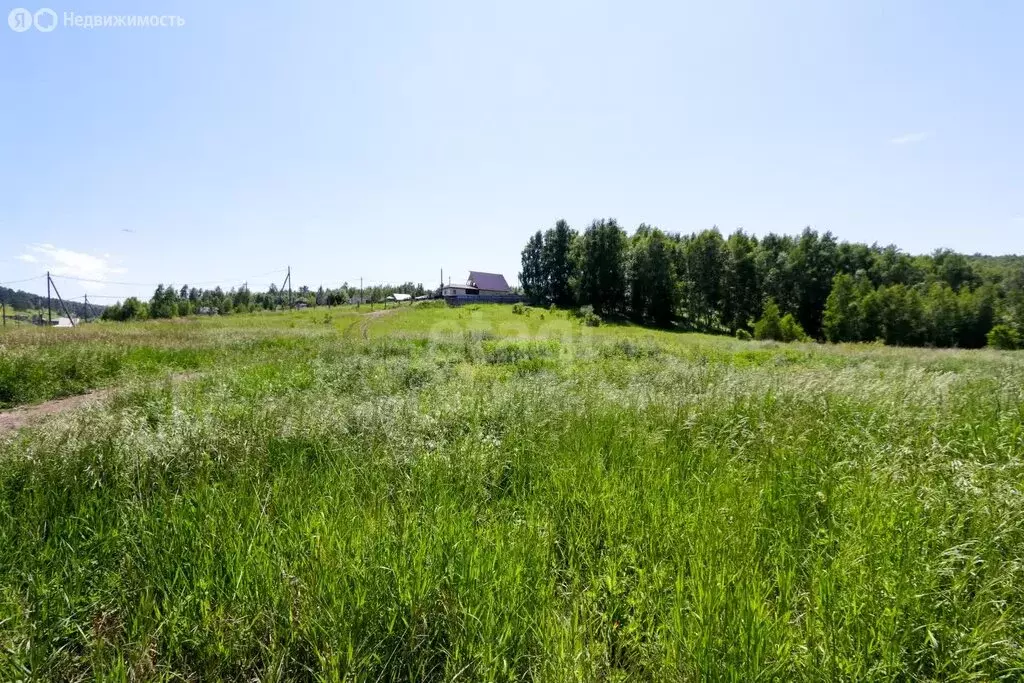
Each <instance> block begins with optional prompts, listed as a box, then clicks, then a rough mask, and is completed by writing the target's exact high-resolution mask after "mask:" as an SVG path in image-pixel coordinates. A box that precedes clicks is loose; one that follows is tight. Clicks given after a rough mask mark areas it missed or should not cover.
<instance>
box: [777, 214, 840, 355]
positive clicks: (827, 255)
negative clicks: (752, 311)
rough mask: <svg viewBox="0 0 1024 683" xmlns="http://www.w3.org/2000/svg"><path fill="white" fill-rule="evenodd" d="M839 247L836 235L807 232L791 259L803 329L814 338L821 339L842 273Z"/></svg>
mask: <svg viewBox="0 0 1024 683" xmlns="http://www.w3.org/2000/svg"><path fill="white" fill-rule="evenodd" d="M838 261H839V259H838V245H837V244H836V239H835V237H833V236H832V233H830V232H826V233H825V234H824V235H819V234H818V233H817V231H815V230H811V229H810V228H805V229H804V231H803V233H801V234H800V238H799V239H798V240H797V242H796V244H795V245H794V247H793V250H792V251H791V252H790V255H789V266H790V272H791V273H792V274H793V278H794V282H795V283H796V302H795V303H796V310H795V311H792V312H793V314H794V315H795V316H796V319H797V321H798V322H799V323H800V325H801V326H802V327H803V328H804V330H806V331H807V333H808V334H810V335H811V336H812V337H820V336H821V317H822V314H823V313H824V310H825V301H826V300H827V299H828V295H829V292H830V291H831V290H832V278H834V277H835V275H836V271H837V270H838V268H837V264H838Z"/></svg>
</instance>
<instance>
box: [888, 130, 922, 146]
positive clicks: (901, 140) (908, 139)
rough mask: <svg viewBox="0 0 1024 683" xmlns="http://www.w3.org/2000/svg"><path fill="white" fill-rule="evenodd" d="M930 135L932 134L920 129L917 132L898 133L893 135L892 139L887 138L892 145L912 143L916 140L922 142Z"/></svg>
mask: <svg viewBox="0 0 1024 683" xmlns="http://www.w3.org/2000/svg"><path fill="white" fill-rule="evenodd" d="M931 136H932V134H931V133H929V132H927V131H922V132H919V133H905V134H903V135H900V136H899V137H895V138H893V139H892V140H889V142H890V143H891V144H894V145H913V144H915V143H918V142H924V141H925V140H927V139H928V138H930V137H931Z"/></svg>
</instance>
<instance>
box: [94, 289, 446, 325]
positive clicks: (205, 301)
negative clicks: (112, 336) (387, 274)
mask: <svg viewBox="0 0 1024 683" xmlns="http://www.w3.org/2000/svg"><path fill="white" fill-rule="evenodd" d="M395 292H401V293H405V294H412V295H413V296H422V295H423V294H424V293H426V290H425V289H423V285H422V284H413V283H412V282H406V283H404V284H401V285H375V286H373V287H366V288H365V289H363V290H362V300H363V301H365V302H373V301H383V300H384V297H386V296H388V295H389V294H393V293H395ZM359 297H360V289H359V287H352V286H350V285H349V284H348V283H345V284H343V285H342V286H341V287H338V288H336V289H324V288H323V287H320V288H319V289H317V290H316V291H313V290H311V289H310V288H309V287H306V286H302V287H299V288H298V289H295V290H293V291H291V292H289V291H288V289H278V288H277V286H276V285H270V288H269V289H268V290H267V291H265V292H254V291H252V290H250V289H249V288H247V287H239V288H237V289H236V288H232V289H230V290H228V291H224V290H222V289H221V288H220V287H217V288H215V289H201V288H199V287H189V286H188V285H184V286H182V287H181V288H177V287H175V286H174V285H167V286H164V285H159V286H157V288H156V291H154V292H153V296H152V298H150V300H149V301H143V300H141V299H139V298H137V297H129V298H127V299H125V300H124V301H123V302H121V301H119V302H117V303H116V304H114V305H113V306H108V307H107V308H106V310H105V311H103V319H104V320H120V321H125V320H145V319H148V318H174V317H178V316H186V315H197V314H218V315H228V314H230V313H251V312H254V311H259V310H263V311H270V310H274V309H277V308H285V307H288V306H292V305H296V304H299V303H304V304H306V305H307V306H336V305H340V304H347V303H349V302H350V301H354V300H358V299H359Z"/></svg>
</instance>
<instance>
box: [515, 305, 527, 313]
mask: <svg viewBox="0 0 1024 683" xmlns="http://www.w3.org/2000/svg"><path fill="white" fill-rule="evenodd" d="M512 313H513V315H523V314H524V313H526V306H524V305H522V304H514V305H513V306H512Z"/></svg>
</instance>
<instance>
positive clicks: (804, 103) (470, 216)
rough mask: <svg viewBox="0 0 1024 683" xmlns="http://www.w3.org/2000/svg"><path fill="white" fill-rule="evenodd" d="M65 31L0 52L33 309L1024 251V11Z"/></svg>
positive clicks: (460, 12)
mask: <svg viewBox="0 0 1024 683" xmlns="http://www.w3.org/2000/svg"><path fill="white" fill-rule="evenodd" d="M48 6H49V7H51V8H52V9H53V10H54V12H55V14H56V16H57V21H56V24H55V25H54V26H53V30H51V31H48V32H42V31H39V30H37V29H36V28H35V27H31V28H29V29H28V30H26V31H23V32H18V31H15V30H12V29H11V28H10V27H9V26H3V25H2V24H0V104H2V106H0V125H2V126H3V128H4V130H6V131H7V133H6V135H4V136H3V137H2V140H0V236H2V242H3V248H2V251H0V283H9V282H12V281H13V282H14V284H9V285H7V286H12V287H14V288H23V289H26V290H28V291H34V292H45V288H46V283H45V279H43V278H41V277H40V276H41V275H42V274H43V273H44V272H45V271H46V270H50V271H52V272H54V273H55V274H56V275H55V280H56V281H57V283H58V286H60V288H61V293H62V294H64V295H65V296H67V297H69V298H73V297H78V296H81V295H82V294H83V293H86V292H88V293H89V295H90V299H91V300H95V301H97V303H109V302H110V300H104V299H103V298H101V297H111V298H115V297H123V296H128V295H142V296H145V297H147V298H148V297H149V296H150V294H151V293H152V288H153V287H152V285H153V284H154V283H157V282H163V283H173V284H175V285H177V286H180V285H181V284H183V283H189V284H195V283H204V286H209V287H213V286H215V285H218V284H219V285H221V286H223V287H225V288H228V287H230V286H237V285H239V284H241V283H242V282H245V281H247V282H248V283H249V286H250V287H252V288H259V289H263V288H265V287H266V286H267V285H268V284H269V283H270V282H276V283H278V284H280V282H281V280H282V279H283V272H282V271H283V269H284V268H285V267H286V266H289V265H290V266H291V268H292V272H293V280H294V283H295V284H296V285H299V284H307V285H309V286H311V287H313V288H314V289H315V288H316V287H317V286H320V285H323V286H325V287H326V286H332V287H333V286H337V285H340V284H341V283H343V282H346V281H347V282H348V283H349V284H354V283H357V282H358V280H359V278H360V277H362V278H363V279H364V281H365V282H366V283H375V282H394V283H399V282H404V281H409V280H411V281H413V282H422V283H424V284H425V285H427V286H431V285H436V284H437V281H438V279H439V277H440V270H441V269H442V268H443V269H444V273H445V279H446V280H447V278H448V277H449V276H451V277H452V279H453V280H454V281H459V280H464V278H465V276H466V273H467V272H468V271H469V270H482V271H492V272H501V273H504V274H505V275H506V277H507V278H508V279H509V280H510V281H511V280H514V279H516V277H517V275H518V271H519V266H520V263H519V258H520V251H521V250H522V247H523V245H524V244H525V242H526V240H527V239H528V237H529V235H530V234H532V233H533V232H534V231H536V230H537V229H546V228H548V227H550V226H551V225H553V224H554V222H555V221H556V220H557V219H559V218H565V219H566V220H568V221H569V223H570V224H571V225H572V226H573V227H574V228H577V229H583V228H585V227H586V225H587V224H588V223H589V222H590V221H591V220H593V219H594V218H600V217H614V218H616V219H617V220H618V221H619V223H620V225H622V226H623V227H625V228H626V229H627V230H630V231H632V230H633V229H635V227H636V226H637V225H638V224H639V223H641V222H646V223H649V224H652V225H656V226H658V227H660V228H662V229H664V230H668V231H672V232H693V231H698V230H702V229H704V228H708V227H711V226H713V225H717V226H718V227H719V228H720V229H721V230H722V231H723V232H724V233H728V232H731V231H732V230H734V229H735V228H737V227H742V228H744V229H745V230H747V231H749V232H752V233H754V234H757V235H764V234H766V233H768V232H778V233H791V234H792V233H797V232H799V231H800V230H802V229H803V228H804V226H808V225H809V226H812V227H813V228H815V229H817V230H820V231H831V232H832V233H833V234H835V235H836V236H837V237H838V238H839V239H842V240H846V241H859V242H867V243H873V242H878V243H880V244H896V245H898V246H899V247H901V248H902V249H904V250H906V251H909V252H912V253H928V252H931V251H933V250H934V249H936V248H940V247H948V248H952V249H956V250H958V251H963V252H967V253H975V252H982V253H991V254H1004V253H1022V252H1024V165H1022V164H1024V132H1022V125H1021V122H1022V121H1024V75H1022V74H1024V40H1021V35H1022V29H1024V4H1021V3H1017V2H987V3H966V2H960V3H953V2H942V3H934V2H921V1H917V2H900V3H891V2H882V1H878V0H869V1H865V2H857V3H840V2H831V1H827V2H819V3H806V2H790V1H783V2H772V3H762V2H716V3H678V2H671V1H669V0H664V1H658V2H645V1H640V2H632V3H613V2H602V1H594V0H586V1H583V0H580V1H573V2H551V1H546V2H539V1H535V0H523V1H521V2H517V3H481V2H449V1H444V0H442V1H440V2H431V3H412V2H380V3H339V2H327V1H326V0H324V1H322V2H321V1H317V2H296V3H291V4H289V5H287V9H286V10H283V9H281V7H282V6H281V5H278V6H277V7H275V8H267V9H261V8H258V7H254V6H253V3H243V2H238V1H236V0H225V1H223V2H216V3H213V2H209V1H207V2H192V1H187V2H175V1H171V0H166V1H162V0H154V1H153V2H147V3H145V5H144V7H145V12H146V13H147V14H151V15H169V16H170V15H174V16H178V17H182V18H183V19H184V25H183V26H176V25H175V26H167V27H157V28H141V27H128V26H110V27H100V28H92V29H86V28H84V27H76V26H74V25H73V24H72V25H65V13H67V12H73V13H75V14H77V15H130V14H134V13H137V12H139V11H142V10H141V9H140V7H141V5H140V3H137V2H134V3H133V2H113V1H105V0H98V1H96V2H93V3H91V4H88V5H84V4H83V5H78V4H70V5H56V4H51V5H48ZM19 7H27V8H28V9H30V10H31V11H32V12H36V10H38V9H39V8H38V7H36V6H34V5H33V6H26V5H24V4H22V3H18V4H13V3H9V6H0V10H2V15H3V16H7V17H8V19H9V20H10V19H11V17H10V15H9V14H8V13H9V12H11V10H14V9H16V8H19ZM36 16H37V17H38V16H39V15H38V14H37V15H36ZM12 21H13V20H12ZM44 22H45V17H44ZM33 277H34V278H37V279H35V280H30V281H28V282H26V283H24V284H21V283H18V282H17V281H20V280H23V279H25V278H33ZM71 277H79V278H87V279H90V280H101V281H105V282H106V283H101V282H83V281H80V280H72V279H70V278H71ZM112 283H124V284H112Z"/></svg>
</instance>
